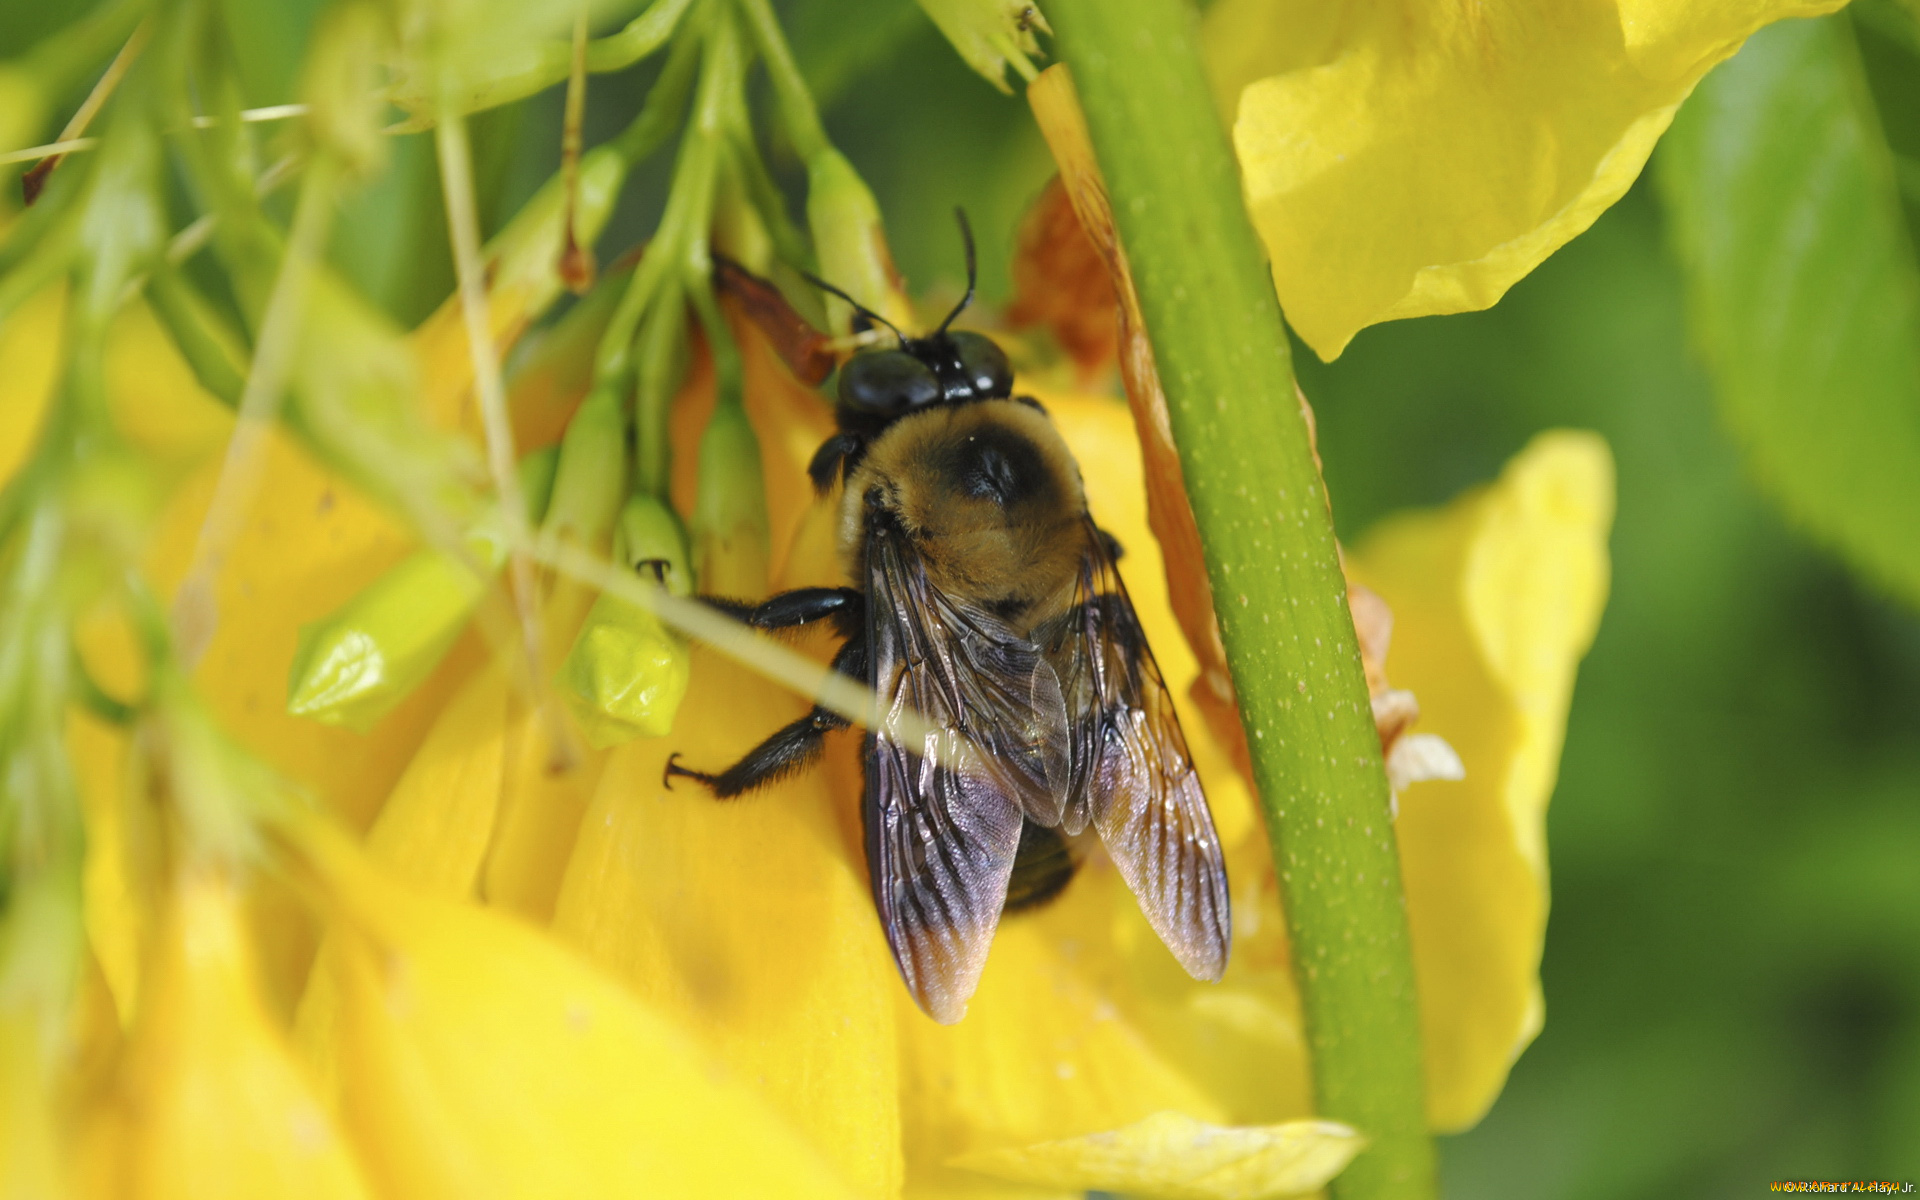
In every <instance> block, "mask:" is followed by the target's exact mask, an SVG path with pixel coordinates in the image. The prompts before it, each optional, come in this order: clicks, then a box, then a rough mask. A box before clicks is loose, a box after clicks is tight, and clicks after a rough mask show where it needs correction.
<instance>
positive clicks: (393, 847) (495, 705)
mask: <svg viewBox="0 0 1920 1200" xmlns="http://www.w3.org/2000/svg"><path fill="white" fill-rule="evenodd" d="M506 725H507V680H506V664H505V663H504V662H502V661H496V662H494V663H492V664H491V665H489V666H488V667H487V668H486V669H485V670H482V671H481V672H480V673H479V674H477V675H476V676H474V678H472V679H471V680H469V681H468V682H467V684H466V685H465V686H464V687H463V688H461V690H460V693H459V694H458V695H457V696H455V697H454V699H453V701H452V703H450V704H448V705H447V706H446V708H444V709H442V710H441V712H440V716H439V719H438V720H436V721H435V722H434V726H433V730H432V732H430V733H428V735H427V738H426V741H425V742H423V743H422V744H421V746H420V752H419V753H418V754H416V755H414V757H413V761H412V762H410V763H408V764H407V769H406V772H405V773H404V774H402V775H401V776H400V781H399V782H398V783H397V784H395V785H394V788H393V794H392V795H390V796H388V797H387V802H386V804H385V805H384V806H383V807H382V808H381V809H380V815H379V816H378V817H377V818H375V819H374V823H373V828H372V829H370V830H368V831H367V848H368V851H369V853H370V855H371V856H372V857H373V859H374V860H375V861H376V862H378V863H380V864H381V865H382V866H384V867H387V868H390V869H391V870H392V871H393V873H394V874H395V875H397V876H399V877H400V878H402V879H405V880H407V881H408V882H409V883H411V884H413V885H414V886H415V887H418V888H420V889H422V890H423V891H426V892H430V893H432V894H434V895H437V896H446V897H448V898H453V899H464V898H466V897H468V896H470V895H471V894H472V893H473V885H474V881H475V879H476V878H478V876H479V874H480V865H481V862H482V861H483V859H484V858H485V856H486V853H487V846H488V843H489V842H490V841H491V840H492V838H493V826H494V816H495V813H496V812H497V810H498V806H499V801H500V782H501V775H502V772H503V770H504V758H505V744H506V734H507V730H506ZM332 936H333V935H329V938H331V937H332ZM333 949H335V948H334V947H332V946H331V945H330V944H329V945H326V946H323V947H322V950H321V952H320V955H319V957H318V958H317V959H316V960H315V962H314V965H313V969H312V971H311V972H310V973H309V975H308V977H307V986H306V991H305V992H304V993H303V994H302V995H301V997H300V1006H299V1009H298V1010H297V1013H296V1015H295V1021H294V1037H295V1040H296V1041H297V1043H298V1044H299V1046H300V1050H301V1052H302V1053H303V1054H304V1055H305V1056H306V1059H307V1062H308V1064H309V1066H310V1067H311V1068H312V1070H313V1073H314V1077H315V1078H316V1079H318V1080H319V1081H320V1084H321V1086H322V1089H323V1091H325V1092H326V1093H327V1094H328V1095H334V1094H335V1090H336V1088H337V1085H338V1082H339V1075H338V1067H339V1036H340V1031H339V1005H340V978H339V969H340V960H339V958H338V956H337V955H336V954H334V953H331V952H330V951H332V950H333Z"/></svg>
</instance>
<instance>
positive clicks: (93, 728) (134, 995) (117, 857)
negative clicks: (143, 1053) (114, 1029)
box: [67, 714, 158, 1025]
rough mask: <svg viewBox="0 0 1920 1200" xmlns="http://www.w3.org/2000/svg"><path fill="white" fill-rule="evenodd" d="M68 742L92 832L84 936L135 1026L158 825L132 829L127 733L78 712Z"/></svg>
mask: <svg viewBox="0 0 1920 1200" xmlns="http://www.w3.org/2000/svg"><path fill="white" fill-rule="evenodd" d="M67 746H68V752H69V754H70V755H71V758H72V761H73V769H74V777H75V783H76V784H77V790H78V792H79V798H80V810H81V813H82V816H83V818H84V820H85V823H86V830H87V850H86V859H85V862H84V864H83V866H82V868H81V875H80V886H81V894H82V896H83V897H84V903H83V904H82V906H81V911H82V915H83V919H84V921H85V923H86V927H87V941H88V943H89V944H90V945H91V947H92V949H93V953H94V956H95V958H97V959H98V960H99V963H100V970H101V973H102V975H103V976H104V977H105V979H106V983H107V988H108V991H109V992H110V993H111V994H112V996H113V1002H114V1007H115V1009H116V1010H117V1011H118V1013H119V1016H120V1021H121V1024H123V1025H131V1024H132V1023H133V1016H134V1012H135V1008H136V1005H137V1003H138V1001H139V995H140V968H141V959H142V957H143V955H144V954H145V952H146V939H147V934H148V932H149V929H150V927H151V925H152V913H153V911H154V909H155V908H156V907H157V905H156V898H157V890H158V889H157V887H156V885H155V880H154V879H153V878H152V872H153V871H154V869H155V868H156V867H157V865H158V864H157V861H156V857H155V851H156V850H157V847H156V846H155V845H154V844H153V838H152V834H153V832H154V831H152V830H137V831H136V830H135V829H132V828H129V826H130V825H133V824H134V823H136V822H137V821H138V820H139V817H140V815H141V814H140V813H139V811H138V810H136V809H135V808H134V807H133V806H131V805H130V804H129V803H128V801H129V799H130V798H131V791H130V789H129V788H128V786H127V784H128V780H129V776H130V772H131V771H132V764H131V763H130V762H129V761H128V745H127V737H126V734H125V733H124V732H123V731H121V730H120V729H117V728H115V727H113V726H110V725H107V724H105V723H104V722H101V721H98V720H95V719H94V718H92V717H89V716H82V715H78V714H76V715H74V716H73V717H72V718H71V719H69V721H68V723H67ZM143 835H144V836H143ZM143 843H144V845H143ZM143 849H144V851H145V852H144V853H143Z"/></svg>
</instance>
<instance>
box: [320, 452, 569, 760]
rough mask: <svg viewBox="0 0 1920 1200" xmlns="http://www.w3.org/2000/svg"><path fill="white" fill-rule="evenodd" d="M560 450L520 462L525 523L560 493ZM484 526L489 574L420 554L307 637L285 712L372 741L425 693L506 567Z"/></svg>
mask: <svg viewBox="0 0 1920 1200" xmlns="http://www.w3.org/2000/svg"><path fill="white" fill-rule="evenodd" d="M557 458H558V453H557V452H556V451H555V450H553V449H547V450H542V451H538V452H536V453H533V454H529V455H528V456H527V457H525V458H523V459H521V460H520V487H521V492H522V494H523V495H524V496H525V497H526V500H527V508H528V517H529V519H532V520H538V519H539V517H540V515H541V513H542V511H543V510H544V509H545V508H546V505H547V495H548V493H549V491H550V490H551V489H552V487H553V477H554V464H555V462H556V460H557ZM497 525H498V522H496V521H491V520H483V521H481V522H480V523H479V524H478V525H476V526H475V527H474V529H473V530H472V531H471V532H470V533H469V534H468V535H467V549H468V550H469V551H470V552H471V553H472V555H473V557H474V559H475V560H477V561H478V563H479V565H480V566H481V567H483V568H484V569H485V574H484V575H482V574H476V573H475V572H474V570H473V569H472V567H471V566H469V565H468V563H466V562H465V561H463V560H462V559H461V558H460V557H459V556H458V555H454V554H449V553H447V552H446V551H443V550H436V549H424V550H417V551H415V552H414V553H413V554H411V555H409V556H408V557H406V558H404V559H402V560H401V561H400V562H399V563H398V564H396V565H395V566H393V567H392V568H390V569H389V570H388V571H387V573H386V574H384V575H382V576H381V577H380V578H378V579H376V580H374V581H373V582H372V583H370V584H368V585H367V586H366V587H365V588H364V589H362V590H361V592H360V594H359V595H357V596H355V597H354V598H353V599H351V600H349V601H347V602H346V604H344V605H342V606H341V607H340V608H339V609H337V610H335V611H334V612H332V613H330V614H328V615H327V616H326V617H323V618H322V619H320V620H318V621H315V622H313V623H312V624H310V625H308V626H306V627H305V628H303V629H302V630H301V631H300V640H299V643H298V645H297V646H296V648H295V649H294V652H293V665H292V667H291V669H290V670H289V672H288V679H287V711H288V712H290V713H292V714H294V715H295V716H301V717H311V718H313V719H314V720H316V721H319V722H321V723H322V724H325V725H344V726H346V727H348V728H349V729H358V730H361V731H363V732H364V731H365V730H366V729H368V728H370V727H371V726H372V725H373V723H374V722H375V721H377V720H379V719H380V718H381V717H383V716H385V715H386V714H387V713H388V712H390V711H392V709H393V708H394V707H395V706H396V705H398V704H399V703H400V702H401V701H402V700H404V699H406V697H407V695H408V694H409V693H410V692H412V691H413V689H414V688H416V687H418V686H420V684H421V682H422V681H424V680H425V679H426V677H427V676H428V675H430V674H432V673H433V669H434V668H435V667H437V666H439V665H440V660H441V659H442V658H445V657H446V654H447V651H448V650H450V649H452V648H453V643H454V641H455V640H456V639H457V638H458V637H459V636H460V632H461V630H463V629H465V628H466V627H467V621H468V620H469V619H470V618H471V617H472V616H473V610H474V609H475V607H476V606H478V605H479V603H480V598H481V596H482V595H484V594H485V592H486V588H487V581H488V579H489V578H491V576H492V575H493V574H494V573H496V572H498V571H499V570H500V568H501V567H503V566H504V565H506V561H507V555H508V550H509V547H508V544H507V539H506V538H505V537H504V536H503V535H502V534H501V532H500V531H499V529H498V528H497Z"/></svg>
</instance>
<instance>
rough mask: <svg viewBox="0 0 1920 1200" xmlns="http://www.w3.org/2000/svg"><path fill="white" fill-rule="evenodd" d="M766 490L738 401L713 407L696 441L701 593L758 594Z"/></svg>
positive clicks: (763, 569) (763, 570) (756, 445)
mask: <svg viewBox="0 0 1920 1200" xmlns="http://www.w3.org/2000/svg"><path fill="white" fill-rule="evenodd" d="M767 541H768V533H767V488H766V483H765V481H764V479H763V478H762V476H761V473H760V439H759V438H758V437H756V436H754V432H753V426H752V425H751V424H749V423H748V421H747V413H746V409H744V408H742V407H741V405H740V404H739V402H738V401H734V402H731V403H729V402H727V401H726V400H725V399H724V398H723V399H722V402H721V403H720V404H718V405H716V406H715V408H714V410H713V417H712V419H711V420H709V421H708V422H707V430H706V432H705V433H704V434H702V435H701V437H700V490H699V492H698V493H697V494H696V497H695V501H694V511H693V561H694V568H695V573H696V575H697V577H698V578H699V581H700V588H701V590H702V591H705V592H708V593H710V594H712V595H717V596H759V595H763V594H764V593H765V592H766V590H767Z"/></svg>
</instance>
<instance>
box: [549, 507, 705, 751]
mask: <svg viewBox="0 0 1920 1200" xmlns="http://www.w3.org/2000/svg"><path fill="white" fill-rule="evenodd" d="M614 552H615V557H616V559H617V560H618V561H619V562H621V563H622V564H624V565H625V566H626V567H628V568H629V569H631V570H633V571H634V572H635V573H636V574H637V575H639V576H640V578H641V579H643V580H648V581H655V580H657V581H658V584H659V586H663V587H665V588H667V590H669V591H672V592H674V593H676V594H678V595H685V594H686V593H687V590H688V581H689V579H690V574H689V572H688V570H687V549H686V541H685V539H684V538H683V537H682V536H681V533H680V523H679V521H678V519H676V518H675V517H674V515H673V513H672V511H671V510H670V509H668V508H667V507H666V505H664V504H662V503H661V502H660V501H659V500H657V499H655V498H653V497H651V496H634V497H632V498H631V499H629V500H628V501H627V503H626V507H625V508H624V509H622V510H621V513H620V521H619V524H618V526H617V527H616V530H615V533H614ZM687 674H688V652H687V643H686V640H685V639H683V638H681V637H680V636H679V635H678V634H675V633H674V632H673V631H672V630H670V629H668V628H667V627H666V626H665V625H663V624H661V622H660V618H658V617H656V616H654V615H653V614H652V613H651V612H649V611H647V610H646V609H644V608H641V607H639V606H638V605H635V604H632V603H629V602H628V601H626V600H623V599H621V598H620V597H618V596H611V595H605V594H602V595H601V596H600V598H599V599H598V600H596V601H594V604H593V609H592V610H591V611H590V612H588V614H587V619H586V622H585V623H584V624H583V625H582V626H581V627H580V635H579V636H578V637H577V638H575V639H574V643H573V648H572V649H571V650H570V651H568V653H567V660H566V662H565V663H563V664H562V665H561V668H560V677H559V683H560V694H561V696H562V697H563V699H564V700H565V702H566V705H567V708H568V709H569V710H570V711H571V712H572V713H573V715H574V717H575V718H576V719H577V720H578V721H579V722H580V726H581V730H582V732H583V733H584V735H585V736H586V739H587V741H588V743H589V744H590V745H592V746H593V747H594V748H595V749H605V748H607V747H608V746H615V745H618V744H620V743H621V742H625V741H629V740H631V739H633V738H636V737H661V736H664V735H665V734H667V733H669V732H671V731H672V729H673V718H674V714H675V713H676V712H678V711H679V709H680V701H681V699H682V698H683V697H684V696H685V695H686V692H687Z"/></svg>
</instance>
